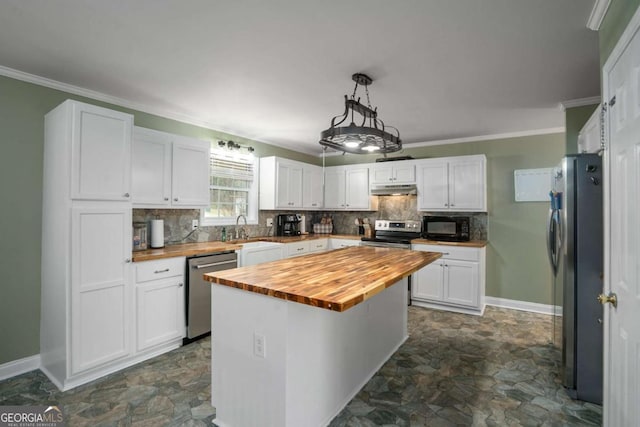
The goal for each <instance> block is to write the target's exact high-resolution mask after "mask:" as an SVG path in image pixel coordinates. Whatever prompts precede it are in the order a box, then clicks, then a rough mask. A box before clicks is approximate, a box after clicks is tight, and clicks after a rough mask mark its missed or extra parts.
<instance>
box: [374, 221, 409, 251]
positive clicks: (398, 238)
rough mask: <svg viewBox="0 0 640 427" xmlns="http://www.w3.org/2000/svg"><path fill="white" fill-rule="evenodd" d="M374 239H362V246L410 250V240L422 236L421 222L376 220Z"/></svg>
mask: <svg viewBox="0 0 640 427" xmlns="http://www.w3.org/2000/svg"><path fill="white" fill-rule="evenodd" d="M374 230H375V237H372V238H369V237H363V238H362V246H379V247H385V248H401V249H411V240H412V239H418V238H420V237H421V235H422V222H421V221H411V220H404V221H395V220H389V219H377V220H376V222H375V225H374Z"/></svg>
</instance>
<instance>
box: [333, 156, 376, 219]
mask: <svg viewBox="0 0 640 427" xmlns="http://www.w3.org/2000/svg"><path fill="white" fill-rule="evenodd" d="M324 207H325V209H340V210H370V209H371V197H370V196H369V168H368V167H363V166H362V165H352V166H334V167H328V168H326V169H325V188H324Z"/></svg>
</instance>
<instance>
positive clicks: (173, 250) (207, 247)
mask: <svg viewBox="0 0 640 427" xmlns="http://www.w3.org/2000/svg"><path fill="white" fill-rule="evenodd" d="M240 249H242V245H239V244H235V243H225V242H202V243H183V244H180V245H167V246H165V247H164V248H158V249H147V250H144V251H138V252H134V253H133V256H132V259H133V262H140V261H151V260H154V259H162V258H173V257H179V256H193V255H204V254H213V253H219V252H227V251H237V250H240Z"/></svg>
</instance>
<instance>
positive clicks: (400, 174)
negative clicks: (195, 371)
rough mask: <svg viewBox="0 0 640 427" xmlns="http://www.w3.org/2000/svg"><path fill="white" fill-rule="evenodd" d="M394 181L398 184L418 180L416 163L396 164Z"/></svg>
mask: <svg viewBox="0 0 640 427" xmlns="http://www.w3.org/2000/svg"><path fill="white" fill-rule="evenodd" d="M393 182H394V183H396V184H406V183H414V182H416V166H415V165H404V166H400V165H396V166H394V168H393Z"/></svg>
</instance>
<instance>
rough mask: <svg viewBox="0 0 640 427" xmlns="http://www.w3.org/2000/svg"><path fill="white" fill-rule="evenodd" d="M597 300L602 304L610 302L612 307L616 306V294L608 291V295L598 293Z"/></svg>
mask: <svg viewBox="0 0 640 427" xmlns="http://www.w3.org/2000/svg"><path fill="white" fill-rule="evenodd" d="M598 301H599V302H600V304H602V305H605V304H606V303H608V302H609V303H611V305H613V307H614V308H617V307H618V296H617V295H616V294H614V293H613V292H612V293H610V294H609V295H605V294H600V295H598Z"/></svg>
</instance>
